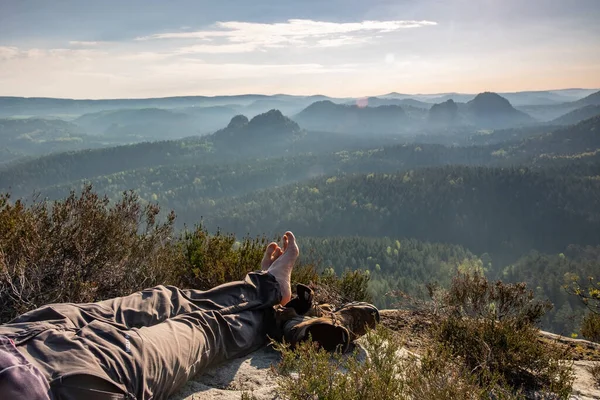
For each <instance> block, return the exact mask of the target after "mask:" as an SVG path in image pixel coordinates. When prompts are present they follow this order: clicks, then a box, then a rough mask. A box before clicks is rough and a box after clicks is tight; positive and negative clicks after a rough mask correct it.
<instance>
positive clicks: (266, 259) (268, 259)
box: [260, 242, 283, 271]
mask: <svg viewBox="0 0 600 400" xmlns="http://www.w3.org/2000/svg"><path fill="white" fill-rule="evenodd" d="M282 253H283V251H281V248H280V247H279V245H278V244H277V243H275V242H271V243H269V245H268V246H267V249H266V250H265V255H264V256H263V259H262V261H261V262H260V268H261V269H262V270H263V271H266V270H268V269H269V267H270V266H271V264H273V261H275V260H277V258H278V257H279V256H280V255H281V254H282Z"/></svg>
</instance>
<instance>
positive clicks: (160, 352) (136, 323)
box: [0, 272, 281, 400]
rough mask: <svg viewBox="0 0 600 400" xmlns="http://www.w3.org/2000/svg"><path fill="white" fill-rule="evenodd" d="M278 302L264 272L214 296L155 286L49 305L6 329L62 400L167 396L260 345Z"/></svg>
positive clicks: (3, 330) (276, 288)
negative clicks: (83, 301)
mask: <svg viewBox="0 0 600 400" xmlns="http://www.w3.org/2000/svg"><path fill="white" fill-rule="evenodd" d="M280 300H281V292H280V289H279V284H278V283H277V281H276V280H275V278H274V277H273V276H272V275H270V274H268V273H265V272H256V273H250V274H248V275H247V276H246V278H245V279H244V280H243V281H239V282H232V283H227V284H224V285H221V286H217V287H216V288H213V289H211V290H207V291H199V290H181V289H178V288H176V287H172V286H157V287H155V288H152V289H148V290H144V291H142V292H138V293H134V294H132V295H130V296H127V297H120V298H116V299H111V300H106V301H101V302H98V303H88V304H51V305H47V306H44V307H41V308H38V309H36V310H33V311H30V312H28V313H26V314H23V315H22V316H20V317H18V318H16V319H14V320H13V321H11V322H10V323H8V324H5V325H2V326H0V335H5V336H6V337H8V338H10V339H12V341H13V342H14V343H15V345H16V348H17V349H18V350H19V351H20V352H21V353H22V354H23V355H24V356H25V358H26V359H27V360H29V362H31V363H32V364H33V365H34V366H36V367H37V368H38V369H39V370H40V371H41V372H42V374H43V375H44V376H45V378H46V379H47V380H48V382H49V384H50V388H51V389H50V390H51V394H52V396H53V397H54V398H55V399H57V400H58V399H79V398H81V399H85V400H95V399H98V400H100V399H126V398H131V399H134V398H135V399H165V398H167V397H168V396H169V395H171V394H172V393H174V392H175V391H177V390H178V389H179V388H180V387H181V386H182V385H183V384H185V382H186V381H187V380H188V379H189V378H191V377H192V376H194V375H196V374H198V373H199V372H201V371H202V370H203V369H205V368H206V367H207V366H209V365H215V364H217V363H220V362H222V361H225V360H227V359H231V358H235V357H239V356H242V355H244V354H247V353H249V352H251V351H253V350H255V349H256V348H258V347H260V346H262V345H263V344H264V343H265V341H266V338H267V333H268V332H269V330H270V328H271V325H272V323H273V322H272V321H273V306H274V305H276V304H278V303H279V302H280Z"/></svg>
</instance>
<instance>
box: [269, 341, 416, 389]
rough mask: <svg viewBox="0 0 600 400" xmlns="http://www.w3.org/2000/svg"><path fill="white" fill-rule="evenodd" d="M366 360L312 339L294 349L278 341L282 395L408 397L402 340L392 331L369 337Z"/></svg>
mask: <svg viewBox="0 0 600 400" xmlns="http://www.w3.org/2000/svg"><path fill="white" fill-rule="evenodd" d="M365 339H366V340H365V351H366V352H367V353H368V354H369V355H370V356H369V357H367V358H366V359H364V360H361V358H362V357H360V356H359V353H358V352H355V353H353V354H351V355H349V356H343V355H341V354H340V353H333V354H332V353H328V352H326V351H324V350H323V349H320V348H319V347H318V345H317V343H314V342H312V341H311V340H308V341H306V342H304V343H300V344H299V345H297V346H296V347H295V348H294V349H291V348H290V347H289V346H288V345H287V344H285V343H284V344H280V343H275V344H274V346H275V348H276V349H277V350H279V351H280V352H281V355H282V360H281V362H280V363H279V365H277V366H276V367H275V371H276V372H277V373H278V374H279V376H278V378H277V379H278V380H277V382H278V394H279V395H280V396H282V398H284V399H289V400H296V399H327V400H355V399H356V400H358V399H382V400H386V399H396V398H407V396H406V395H407V392H406V388H405V382H404V379H403V377H402V376H403V375H402V366H403V365H404V362H403V360H402V359H401V358H400V357H399V355H398V350H399V349H400V343H399V342H398V340H397V339H395V338H394V336H393V335H392V334H391V332H389V331H387V330H383V329H380V330H378V332H377V333H376V334H370V335H367V336H366V337H365Z"/></svg>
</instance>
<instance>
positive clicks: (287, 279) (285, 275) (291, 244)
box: [267, 231, 300, 305]
mask: <svg viewBox="0 0 600 400" xmlns="http://www.w3.org/2000/svg"><path fill="white" fill-rule="evenodd" d="M269 246H270V245H269ZM267 250H268V248H267ZM280 250H281V249H280ZM276 253H278V252H277V250H276V249H275V250H274V254H276ZM299 255H300V249H299V248H298V244H297V243H296V238H295V237H294V234H293V233H292V232H289V231H288V232H286V233H285V235H284V236H283V254H281V255H280V256H278V257H277V258H276V259H275V260H274V261H273V263H272V264H271V266H270V267H269V269H268V270H267V271H268V272H269V273H270V274H271V275H273V276H274V277H275V279H277V282H278V283H279V286H280V288H281V305H286V304H287V302H289V301H290V300H291V298H292V287H291V279H292V269H293V268H294V264H295V263H296V260H297V259H298V256H299Z"/></svg>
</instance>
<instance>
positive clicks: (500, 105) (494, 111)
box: [466, 92, 534, 128]
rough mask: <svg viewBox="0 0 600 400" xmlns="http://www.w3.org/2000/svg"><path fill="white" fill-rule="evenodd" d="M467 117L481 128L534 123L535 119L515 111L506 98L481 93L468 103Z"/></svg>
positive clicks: (494, 94)
mask: <svg viewBox="0 0 600 400" xmlns="http://www.w3.org/2000/svg"><path fill="white" fill-rule="evenodd" d="M466 111H467V117H468V118H469V120H470V121H471V122H472V123H473V124H475V125H476V126H479V127H484V128H504V127H511V126H516V125H522V124H526V123H531V122H534V120H533V118H531V117H530V116H529V115H527V114H525V113H524V112H522V111H519V110H517V109H515V108H514V107H513V106H512V105H511V104H510V102H509V101H508V100H506V99H505V98H504V97H502V96H500V95H498V94H496V93H492V92H484V93H480V94H478V95H477V96H475V98H474V99H473V100H471V101H469V102H468V103H467V110H466Z"/></svg>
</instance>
